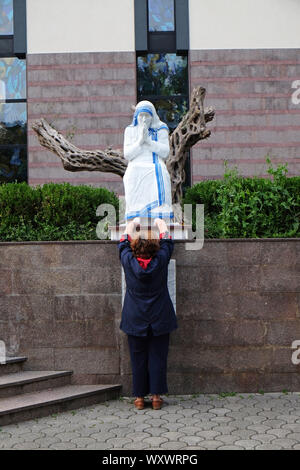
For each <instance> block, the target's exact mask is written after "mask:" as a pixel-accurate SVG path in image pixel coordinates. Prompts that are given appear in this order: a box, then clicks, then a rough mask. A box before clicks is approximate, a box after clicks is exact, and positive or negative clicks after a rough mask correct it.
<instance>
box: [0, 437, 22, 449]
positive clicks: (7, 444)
mask: <svg viewBox="0 0 300 470" xmlns="http://www.w3.org/2000/svg"><path fill="white" fill-rule="evenodd" d="M24 443H25V441H24V440H23V439H22V438H21V437H19V438H18V437H10V438H9V439H8V440H6V441H2V442H0V449H12V448H13V446H14V445H15V444H24Z"/></svg>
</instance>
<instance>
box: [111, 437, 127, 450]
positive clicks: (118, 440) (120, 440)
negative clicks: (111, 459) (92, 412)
mask: <svg viewBox="0 0 300 470" xmlns="http://www.w3.org/2000/svg"><path fill="white" fill-rule="evenodd" d="M131 442H133V440H132V439H129V438H128V437H114V438H111V439H108V440H107V441H106V443H107V444H109V445H110V448H112V449H114V448H115V447H120V448H123V446H124V445H125V444H130V443H131Z"/></svg>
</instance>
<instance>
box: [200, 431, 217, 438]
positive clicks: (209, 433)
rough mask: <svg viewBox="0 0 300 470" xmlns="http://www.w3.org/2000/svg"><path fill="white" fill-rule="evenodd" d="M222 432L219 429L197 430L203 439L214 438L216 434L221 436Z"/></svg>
mask: <svg viewBox="0 0 300 470" xmlns="http://www.w3.org/2000/svg"><path fill="white" fill-rule="evenodd" d="M220 434H221V433H220V432H218V431H214V430H212V431H199V432H197V434H196V435H197V436H199V437H202V438H203V439H214V437H216V436H220Z"/></svg>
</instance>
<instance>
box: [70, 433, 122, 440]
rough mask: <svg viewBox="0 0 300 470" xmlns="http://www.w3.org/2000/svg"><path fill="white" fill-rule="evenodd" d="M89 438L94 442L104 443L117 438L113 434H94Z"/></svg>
mask: <svg viewBox="0 0 300 470" xmlns="http://www.w3.org/2000/svg"><path fill="white" fill-rule="evenodd" d="M90 437H91V438H92V439H94V440H95V441H96V442H106V441H107V440H108V439H112V438H113V437H117V436H116V434H114V433H113V432H96V433H93V434H91V435H90ZM65 440H66V439H65Z"/></svg>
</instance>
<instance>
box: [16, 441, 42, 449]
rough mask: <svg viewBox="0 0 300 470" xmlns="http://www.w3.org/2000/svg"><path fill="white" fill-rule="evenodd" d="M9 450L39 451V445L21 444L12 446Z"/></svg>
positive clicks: (33, 443)
mask: <svg viewBox="0 0 300 470" xmlns="http://www.w3.org/2000/svg"><path fill="white" fill-rule="evenodd" d="M11 448H12V449H19V450H34V449H39V448H40V444H36V443H35V442H22V443H17V444H14V445H13V446H12V447H11Z"/></svg>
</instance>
